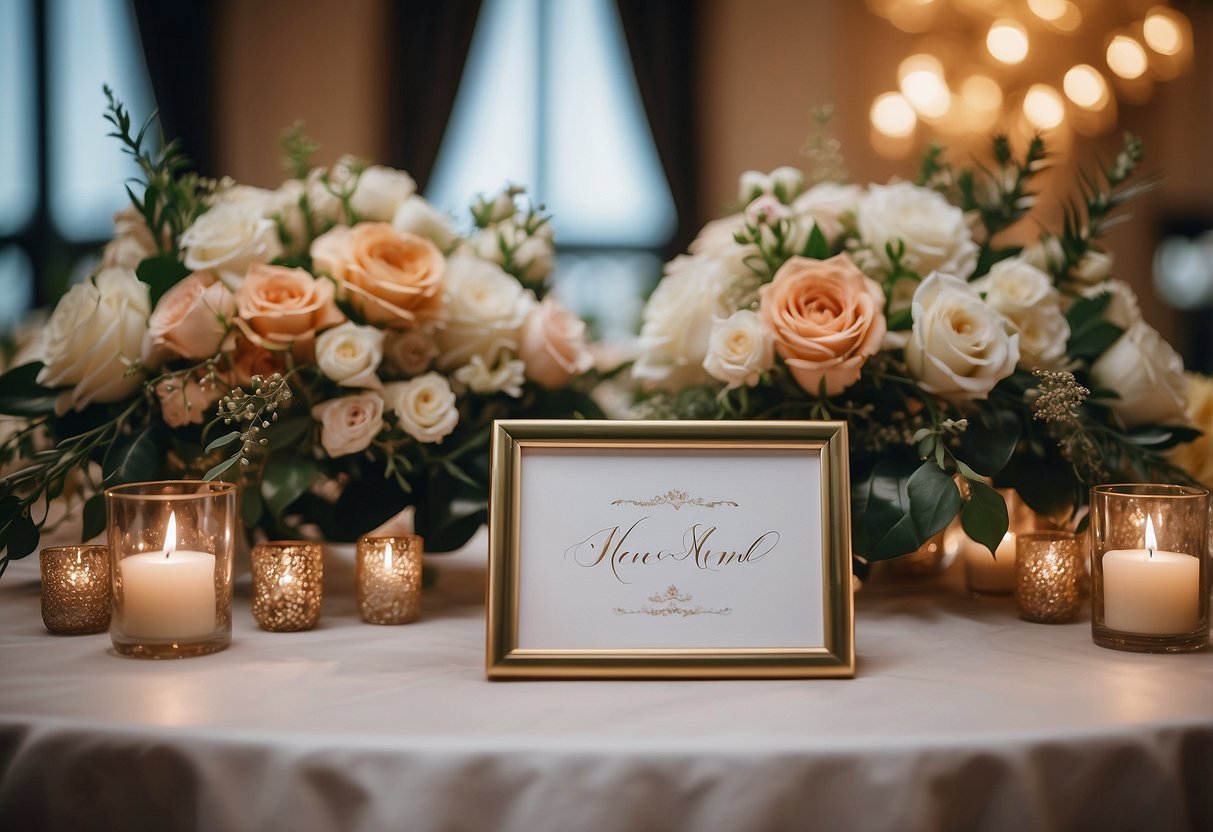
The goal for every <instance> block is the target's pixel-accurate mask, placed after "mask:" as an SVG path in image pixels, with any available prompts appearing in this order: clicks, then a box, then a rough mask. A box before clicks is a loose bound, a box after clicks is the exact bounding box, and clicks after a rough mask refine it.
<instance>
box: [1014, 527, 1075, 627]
mask: <svg viewBox="0 0 1213 832" xmlns="http://www.w3.org/2000/svg"><path fill="white" fill-rule="evenodd" d="M1082 542H1083V540H1082V538H1079V537H1077V536H1075V535H1073V534H1070V533H1069V532H1062V531H1049V532H1023V533H1020V534H1018V535H1017V536H1016V541H1015V549H1016V552H1015V604H1016V606H1017V607H1018V608H1019V617H1020V618H1022V619H1024V620H1025V621H1035V622H1037V623H1039V624H1062V623H1065V622H1067V621H1073V620H1074V618H1075V617H1076V616H1077V615H1078V613H1079V611H1080V610H1081V609H1082V595H1083V593H1082V588H1083V583H1084V581H1085V579H1086V566H1085V563H1084V561H1085V558H1084V557H1083V547H1082Z"/></svg>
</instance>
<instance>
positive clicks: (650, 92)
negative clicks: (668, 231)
mask: <svg viewBox="0 0 1213 832" xmlns="http://www.w3.org/2000/svg"><path fill="white" fill-rule="evenodd" d="M616 2H617V5H618V7H619V17H620V19H621V21H622V22H623V31H624V34H625V35H626V37H627V41H628V51H629V53H630V54H631V56H632V68H633V70H634V71H635V73H636V83H637V85H638V86H639V88H640V97H641V99H642V100H643V101H644V109H645V112H646V113H647V114H648V117H649V126H650V127H651V128H652V131H653V141H654V142H655V143H656V145H657V153H658V155H659V156H660V157H661V165H662V167H663V168H664V170H665V176H666V181H667V182H668V183H669V185H670V192H671V193H672V194H673V197H674V207H675V208H676V209H677V211H678V231H677V233H676V234H675V235H674V239H672V240H671V241H670V245H669V251H668V252H666V253H667V254H670V255H672V254H676V253H678V252H681V251H684V250H685V249H686V246H687V244H688V243H690V241H691V240H692V239H693V238H694V236H695V234H696V232H697V231H698V229H699V226H700V224H701V218H700V216H699V211H700V206H699V188H698V176H699V159H698V147H697V145H696V142H695V131H696V127H697V121H696V107H695V96H696V92H697V89H696V83H695V81H696V46H697V44H698V37H697V28H696V22H697V21H696V18H697V14H696V3H695V0H664V1H663V2H655V0H616Z"/></svg>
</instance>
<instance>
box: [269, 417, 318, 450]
mask: <svg viewBox="0 0 1213 832" xmlns="http://www.w3.org/2000/svg"><path fill="white" fill-rule="evenodd" d="M314 424H315V422H313V421H312V419H311V417H310V416H293V417H291V418H290V419H283V420H281V421H279V422H273V423H271V424H270V426H269V427H268V428H266V429H265V431H264V434H263V435H264V436H265V438H266V439H268V440H269V444H268V445H267V446H266V447H267V449H268V450H269V452H270V453H271V454H272V453H274V452H275V451H281V450H286V449H289V448H291V447H292V446H293V445H294V444H295V443H296V442H298V441H299V440H300V439H302V438H303V437H304V436H305V435H306V434H307V432H308V431H309V430H311V429H312V425H314Z"/></svg>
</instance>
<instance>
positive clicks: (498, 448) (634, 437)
mask: <svg viewBox="0 0 1213 832" xmlns="http://www.w3.org/2000/svg"><path fill="white" fill-rule="evenodd" d="M528 446H530V447H562V448H586V449H597V448H603V447H618V448H631V449H637V448H638V449H645V448H652V449H655V450H657V449H686V450H694V449H699V448H702V449H704V450H711V449H713V448H718V449H724V448H761V449H767V450H770V449H780V448H787V449H789V450H791V449H798V450H809V449H812V450H815V451H816V452H817V453H818V454H819V458H820V470H821V483H820V491H819V493H820V498H821V504H820V506H819V507H818V509H819V511H820V512H821V530H822V531H821V537H822V539H821V570H822V581H821V585H822V593H823V598H822V610H823V612H824V621H823V632H824V645H806V646H805V647H800V648H782V647H781V648H772V647H754V648H745V649H727V650H726V649H683V648H660V647H654V648H650V649H601V648H592V649H579V650H568V649H560V650H557V649H524V648H520V647H519V646H518V637H517V631H518V627H517V623H518V602H519V601H518V575H519V558H520V557H521V556H522V553H521V550H520V549H521V547H520V524H519V512H520V506H521V500H522V499H523V495H522V494H521V467H522V453H523V450H524V449H525V448H526V447H528ZM490 460H491V476H490V489H489V581H488V590H487V593H488V598H487V622H486V630H487V633H486V656H485V670H486V674H487V676H488V678H489V679H493V680H508V679H610V678H641V679H679V678H683V679H685V678H703V679H713V678H714V679H727V678H733V679H735V678H830V677H833V678H849V677H851V676H854V675H855V629H854V627H855V625H854V619H855V610H854V599H853V595H852V590H851V554H850V552H851V533H850V529H851V524H850V483H849V473H848V454H847V427H846V423H845V422H816V421H785V422H754V421H749V422H728V421H677V422H676V421H602V420H540V419H510V420H498V421H496V422H494V423H493V432H492V444H491V451H490ZM791 507H792V508H794V509H795V508H798V507H795V506H791Z"/></svg>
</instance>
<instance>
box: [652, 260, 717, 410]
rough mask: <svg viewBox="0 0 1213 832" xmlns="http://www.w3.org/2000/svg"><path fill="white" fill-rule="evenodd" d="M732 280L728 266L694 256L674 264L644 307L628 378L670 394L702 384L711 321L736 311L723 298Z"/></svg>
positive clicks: (668, 266)
mask: <svg viewBox="0 0 1213 832" xmlns="http://www.w3.org/2000/svg"><path fill="white" fill-rule="evenodd" d="M737 280H738V272H737V271H736V270H735V267H734V264H733V262H732V261H731V260H727V259H723V258H719V257H710V256H699V255H692V256H681V257H676V258H674V260H673V262H671V263H669V264H668V265H667V266H666V276H665V277H664V278H663V279H662V281H661V282H660V283H658V284H657V288H656V289H654V290H653V294H652V295H651V296H650V297H649V301H648V303H646V304H645V307H644V314H643V321H644V322H643V324H642V325H641V328H640V339H639V348H640V354H639V356H638V357H637V359H636V363H635V364H633V365H632V376H633V377H634V378H636V379H637V380H639V381H642V382H647V383H649V384H651V385H658V384H660V385H665V386H669V387H671V388H675V389H676V388H680V387H685V386H687V385H689V384H697V383H700V382H704V381H707V380H708V378H709V376H708V374H707V371H706V370H705V369H704V367H703V360H704V359H705V358H706V357H707V353H708V339H709V337H710V336H711V332H712V321H713V320H714V319H716V318H727V317H728V316H729V315H731V314H733V312H734V311H736V306H735V305H734V304H731V303H730V302H729V294H730V292H731V290H732V289H733V287H734V286H735V285H736V283H737Z"/></svg>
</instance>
